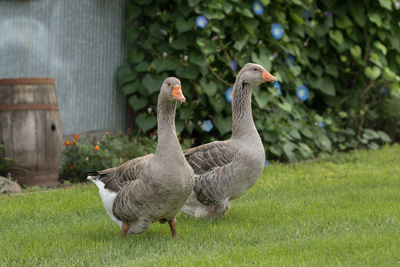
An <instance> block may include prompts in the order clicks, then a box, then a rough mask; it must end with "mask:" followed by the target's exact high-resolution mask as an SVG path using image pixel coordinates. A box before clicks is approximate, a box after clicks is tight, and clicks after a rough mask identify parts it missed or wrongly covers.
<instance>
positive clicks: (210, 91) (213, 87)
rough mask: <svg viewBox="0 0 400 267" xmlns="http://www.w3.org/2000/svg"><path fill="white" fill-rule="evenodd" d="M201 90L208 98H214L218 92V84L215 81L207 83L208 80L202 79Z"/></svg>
mask: <svg viewBox="0 0 400 267" xmlns="http://www.w3.org/2000/svg"><path fill="white" fill-rule="evenodd" d="M200 86H201V90H202V91H203V92H204V93H205V94H206V95H208V96H210V97H211V96H214V95H215V93H216V92H217V84H216V83H215V82H213V81H210V82H208V83H207V80H206V79H205V78H204V77H203V78H201V79H200Z"/></svg>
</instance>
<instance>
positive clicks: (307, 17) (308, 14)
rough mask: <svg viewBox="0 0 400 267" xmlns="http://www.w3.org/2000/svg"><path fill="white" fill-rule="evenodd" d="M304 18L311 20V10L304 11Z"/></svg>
mask: <svg viewBox="0 0 400 267" xmlns="http://www.w3.org/2000/svg"><path fill="white" fill-rule="evenodd" d="M304 17H305V18H306V19H310V18H311V13H310V11H309V10H306V11H304Z"/></svg>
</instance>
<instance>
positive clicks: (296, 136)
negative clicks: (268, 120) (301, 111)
mask: <svg viewBox="0 0 400 267" xmlns="http://www.w3.org/2000/svg"><path fill="white" fill-rule="evenodd" d="M289 134H290V136H292V137H293V138H294V139H298V140H300V139H301V136H300V133H299V131H298V130H296V129H291V130H290V132H289Z"/></svg>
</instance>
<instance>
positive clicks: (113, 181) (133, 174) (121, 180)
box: [95, 154, 153, 192]
mask: <svg viewBox="0 0 400 267" xmlns="http://www.w3.org/2000/svg"><path fill="white" fill-rule="evenodd" d="M152 157H153V154H149V155H146V156H143V157H139V158H135V159H131V160H128V161H127V162H125V163H124V164H122V165H121V166H119V167H115V168H110V169H106V170H102V171H99V172H97V174H98V175H97V177H96V178H95V179H98V180H100V181H102V182H103V183H104V188H105V189H108V190H110V191H113V192H119V191H120V190H121V189H122V188H123V187H124V186H126V184H127V183H129V182H131V181H135V180H137V179H138V178H139V177H147V175H143V174H145V173H144V172H148V168H147V166H148V164H149V162H150V160H151V158H152Z"/></svg>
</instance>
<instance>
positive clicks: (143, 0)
mask: <svg viewBox="0 0 400 267" xmlns="http://www.w3.org/2000/svg"><path fill="white" fill-rule="evenodd" d="M151 2H153V0H135V3H137V4H139V5H148V4H151Z"/></svg>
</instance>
